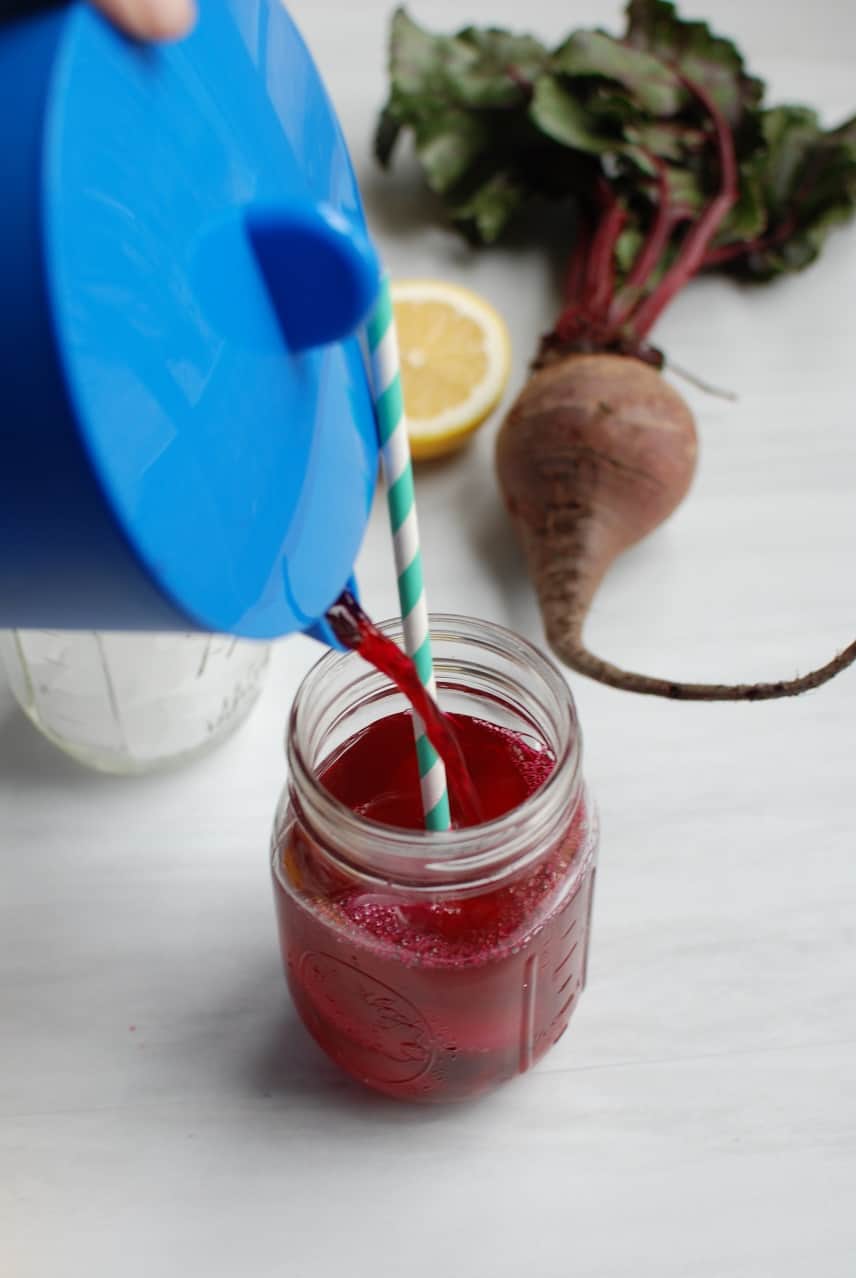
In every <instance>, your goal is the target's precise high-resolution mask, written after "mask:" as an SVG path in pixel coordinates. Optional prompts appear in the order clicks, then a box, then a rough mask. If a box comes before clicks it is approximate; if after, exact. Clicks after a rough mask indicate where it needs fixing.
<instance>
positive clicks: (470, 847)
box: [286, 613, 582, 885]
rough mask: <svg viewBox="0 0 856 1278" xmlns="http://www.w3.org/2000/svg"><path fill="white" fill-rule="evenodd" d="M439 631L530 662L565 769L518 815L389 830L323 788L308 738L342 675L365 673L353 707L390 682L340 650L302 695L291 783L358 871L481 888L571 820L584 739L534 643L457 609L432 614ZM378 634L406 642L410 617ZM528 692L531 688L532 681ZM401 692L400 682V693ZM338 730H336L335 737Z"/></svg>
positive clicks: (313, 674)
mask: <svg viewBox="0 0 856 1278" xmlns="http://www.w3.org/2000/svg"><path fill="white" fill-rule="evenodd" d="M429 625H430V633H431V637H432V640H434V643H435V645H440V644H442V642H443V641H447V642H455V641H458V642H460V643H463V644H468V645H470V646H471V647H472V648H473V649H474V650H478V651H480V652H482V653H484V655H485V656H486V657H487V656H489V654H490V653H491V652H493V653H494V654H495V655H498V656H500V657H503V658H505V659H506V660H508V659H511V660H517V661H518V662H521V663H522V665H523V667H524V668H525V670H526V672H527V674H528V675H531V676H535V677H536V678H537V679H540V680H541V682H542V684H543V685H544V688H545V689H546V692H547V694H548V696H549V697H550V698H551V701H552V703H553V705H554V710H555V715H554V718H555V728H556V738H557V739H556V740H555V741H553V740H546V738H545V740H546V744H547V745H548V746H549V747H550V749H551V750H552V751H553V753H554V754H555V757H556V763H555V766H554V768H553V771H552V772H551V773H550V776H549V777H548V778H547V780H546V781H545V782H544V783H543V785H541V786H540V787H539V788H538V789H537V790H536V791H535V792H534V793H533V794H531V795H530V796H529V797H528V798H527V799H526V800H525V801H524V802H523V803H522V804H520V806H519V807H517V808H515V809H513V810H512V811H511V812H507V813H505V814H504V815H502V816H499V817H495V818H493V819H492V820H489V821H485V822H483V823H481V824H479V825H476V826H470V827H465V828H461V829H452V830H449V831H444V832H442V833H437V832H434V831H428V830H412V829H404V828H402V827H398V826H389V825H384V824H382V823H381V822H378V821H374V820H372V819H371V818H370V817H365V816H360V815H358V814H357V813H355V812H353V811H352V810H351V809H350V808H349V807H348V806H347V805H346V804H344V803H342V802H341V800H339V799H337V798H336V797H335V796H334V795H333V794H331V793H330V792H329V791H328V790H326V789H325V788H324V787H323V786H322V785H321V784H320V783H319V781H318V775H317V771H316V768H317V763H318V760H317V759H315V760H313V758H312V757H308V755H307V751H306V745H305V741H304V738H305V737H308V736H311V720H312V717H313V716H314V717H315V719H316V721H317V720H318V719H319V718H320V717H321V715H323V713H324V711H325V709H327V708H329V706H328V705H325V704H323V703H324V697H325V691H326V693H327V700H328V703H329V699H330V697H329V690H330V688H331V687H334V686H335V680H334V676H335V675H341V673H342V672H343V670H344V669H345V668H346V667H347V666H349V665H352V666H353V669H354V671H355V672H356V673H355V678H354V679H353V680H352V681H351V682H350V683H349V684H348V685H347V687H346V688H345V689H344V690H341V691H340V692H339V693H338V694H337V695H339V696H342V693H343V692H344V693H345V694H347V695H348V696H349V698H350V700H349V703H348V704H349V705H353V704H354V703H355V702H357V703H358V696H357V690H358V688H359V686H360V684H363V685H366V684H368V683H370V682H371V680H372V679H379V677H380V676H379V675H378V672H377V671H376V670H374V668H373V667H371V666H369V665H368V664H366V663H364V662H363V660H362V658H361V657H360V656H359V654H357V653H355V652H337V651H334V650H331V651H329V652H327V653H325V654H324V655H323V656H322V657H321V658H320V660H318V661H317V662H316V663H315V665H314V666H313V667H312V668H311V669H310V670H309V672H308V673H307V674H306V675H305V677H304V679H303V681H302V682H301V684H300V687H299V688H298V690H297V694H296V696H295V698H294V702H293V704H292V708H291V713H290V715H289V721H288V733H287V739H286V753H287V758H288V765H289V773H290V776H289V785H290V786H291V787H293V788H294V789H295V791H296V795H297V801H298V804H299V807H300V810H301V812H303V813H304V814H305V815H306V816H307V817H308V818H309V821H310V824H311V825H313V826H315V825H318V824H322V825H323V827H324V832H325V835H327V836H329V837H331V838H332V841H333V843H334V847H335V851H336V853H337V855H341V856H343V858H344V859H345V860H347V861H348V862H349V864H350V865H351V868H358V869H359V870H360V871H361V872H363V873H364V874H367V875H368V876H369V877H379V878H385V879H387V880H388V879H389V877H390V875H389V873H383V870H384V868H385V869H386V870H387V871H389V869H390V867H391V866H392V865H393V864H394V865H395V867H396V871H397V872H396V873H395V875H394V876H393V877H395V878H401V879H409V878H410V874H409V873H408V869H409V867H412V869H413V871H414V872H416V873H417V874H418V877H419V879H420V881H421V880H422V879H424V878H426V877H427V879H428V880H429V881H431V882H437V883H442V882H449V881H453V880H454V881H456V882H457V881H460V879H462V878H463V879H465V880H466V882H467V883H468V884H470V885H471V884H473V883H474V876H475V880H479V878H480V876H481V875H482V874H483V873H485V872H490V873H491V875H492V874H494V873H495V872H496V870H497V869H499V868H501V866H502V865H503V864H504V863H509V864H510V863H512V862H513V863H514V865H515V866H518V865H522V864H525V863H526V861H527V860H528V859H529V857H528V856H527V852H531V854H532V859H534V858H535V857H537V856H538V855H540V854H541V851H542V849H543V836H544V835H545V834H546V831H547V829H548V828H552V826H554V825H555V823H556V820H557V818H558V817H559V816H560V815H561V816H564V817H565V818H567V815H568V809H569V806H570V805H571V803H573V804H574V805H575V804H576V803H578V802H579V797H580V793H581V761H582V739H581V734H580V729H579V723H578V720H577V714H576V706H575V703H574V699H573V695H572V693H571V690H570V688H569V687H568V685H567V683H566V681H565V679H564V678H563V676H562V675H561V673H560V671H559V669H558V667H557V666H556V665H555V664H554V662H553V661H551V660H550V658H548V657H547V656H546V655H545V654H544V653H542V652H540V651H539V649H537V648H536V647H535V646H534V645H533V644H531V643H529V642H528V640H526V639H523V638H522V637H521V636H520V635H517V634H515V633H514V632H513V631H511V630H509V629H507V628H506V627H504V626H500V625H497V624H496V623H494V622H488V621H482V620H479V619H476V618H472V617H465V616H457V615H454V614H451V613H432V614H431V615H430V618H429ZM378 628H379V629H380V630H381V631H382V632H383V633H384V634H385V635H387V636H389V637H391V638H393V639H395V640H397V641H399V642H400V641H401V638H402V623H401V618H392V619H389V620H386V621H384V622H382V623H380V624H379V627H378ZM435 665H436V666H437V674H438V683H439V686H440V690H441V692H442V688H443V682H444V681H443V667H444V665H445V662H444V660H443V658H442V657H440V659H439V660H438V659H437V655H436V653H435ZM361 667H362V668H361ZM490 674H491V671H490V668H489V667H487V666H485V667H484V676H485V679H486V681H487V682H489V680H490ZM498 681H499V680H498ZM519 686H520V688H521V691H524V692H525V687H524V684H523V679H522V678H521V680H520V683H519ZM393 692H394V690H393V688H392V685H390V695H392V694H393ZM539 726H540V725H539ZM330 730H331V729H330V728H328V733H329V731H330ZM539 832H540V833H541V834H542V839H539ZM354 861H356V863H357V865H356V867H355V866H354Z"/></svg>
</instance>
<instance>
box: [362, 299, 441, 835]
mask: <svg viewBox="0 0 856 1278" xmlns="http://www.w3.org/2000/svg"><path fill="white" fill-rule="evenodd" d="M366 333H367V338H368V346H369V364H370V367H371V380H372V391H373V394H374V403H375V415H376V417H377V424H378V432H379V435H380V446H381V461H382V465H383V473H384V479H385V480H386V493H387V504H388V507H389V522H390V525H391V527H392V537H393V553H394V556H395V571H396V573H397V574H398V599H399V603H400V605H401V617H402V625H403V629H404V650H405V652H406V653H407V655H408V657H410V658H411V660H412V661H413V663H414V665H415V666H416V669H417V671H418V674H419V678H420V679H421V681H422V686H423V687H424V688H426V689H427V691H428V692H429V693H430V694H431V696H432V697H434V698H435V699H436V696H437V688H436V684H435V682H434V662H433V660H432V657H431V635H430V633H429V629H428V605H427V603H426V600H425V584H424V581H423V577H422V551H421V549H420V543H419V524H418V523H417V519H416V501H415V497H414V491H413V466H412V464H411V461H410V440H409V439H408V436H407V418H406V417H405V415H404V398H403V395H402V390H401V369H400V364H399V356H398V337H397V335H396V331H395V319H394V316H393V311H392V298H391V297H390V291H389V278H388V276H384V278H383V280H382V281H381V286H380V293H379V295H378V300H377V303H376V305H375V309H374V311H373V313H372V315H371V318H370V319H369V321H368V324H367V326H366ZM413 729H414V733H415V735H416V758H417V761H418V763H419V783H420V786H421V789H422V806H423V809H424V811H425V826H426V828H427V829H429V830H448V829H449V828H450V827H451V824H452V819H451V814H450V812H449V793H448V789H447V786H446V769H445V768H444V767H443V762H442V760H441V759H440V758H439V756H438V754H437V752H436V750H435V749H434V747H433V746H432V745H431V742H430V741H429V740H428V738H427V737H426V735H425V725H424V724H423V722H422V720H421V719H420V718H419V716H418V715H416V714H414V716H413Z"/></svg>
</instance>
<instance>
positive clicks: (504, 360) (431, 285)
mask: <svg viewBox="0 0 856 1278" xmlns="http://www.w3.org/2000/svg"><path fill="white" fill-rule="evenodd" d="M392 303H393V309H394V311H395V322H396V328H397V329H398V343H399V348H400V352H401V379H402V384H403V389H404V406H405V410H406V412H407V419H408V433H409V435H410V447H411V451H412V453H413V456H414V458H415V459H416V460H417V461H419V460H424V459H426V458H429V457H441V456H443V455H444V454H445V453H451V452H454V450H455V449H457V448H460V447H461V445H462V444H464V443H465V442H466V440H467V439H468V438H469V436H470V435H471V434H472V432H473V431H474V430H475V429H476V428H477V427H478V426H480V425H481V423H482V422H483V421H484V420H485V418H486V417H487V416H488V414H489V413H490V412H491V410H492V409H493V408H495V406H496V404H497V402H498V401H499V399H500V397H501V395H502V392H503V391H504V389H505V384H506V382H507V381H508V372H509V368H510V364H511V343H510V341H509V337H508V329H507V327H506V325H505V321H504V319H503V318H502V316H501V315H500V314H499V313H498V311H496V310H495V309H494V308H493V307H492V306H491V305H490V303H489V302H486V301H485V300H484V298H481V297H479V296H478V294H476V293H473V292H471V291H470V289H467V288H461V287H460V285H458V284H448V283H446V282H445V281H444V280H398V281H397V282H394V283H393V285H392Z"/></svg>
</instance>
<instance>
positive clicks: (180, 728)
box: [0, 630, 269, 773]
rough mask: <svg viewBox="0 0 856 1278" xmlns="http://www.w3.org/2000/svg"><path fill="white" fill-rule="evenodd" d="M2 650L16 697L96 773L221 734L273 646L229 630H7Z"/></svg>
mask: <svg viewBox="0 0 856 1278" xmlns="http://www.w3.org/2000/svg"><path fill="white" fill-rule="evenodd" d="M0 655H2V658H3V664H4V665H5V667H6V672H7V674H8V677H9V682H10V684H11V686H12V691H13V692H14V694H15V697H16V698H17V700H18V702H19V704H20V705H21V707H22V709H23V710H24V712H25V713H26V714H27V715H28V716H29V718H30V719H31V720H32V721H33V723H34V724H35V725H36V727H37V728H39V730H40V731H41V732H43V733H44V735H45V736H46V737H48V738H50V740H51V741H53V742H54V743H55V744H56V745H58V746H59V747H60V749H62V750H65V751H66V753H67V754H70V755H72V756H73V757H74V758H76V759H78V760H79V761H80V762H81V763H86V764H88V765H89V766H90V767H93V768H97V769H99V770H100V771H102V772H119V773H133V772H148V771H150V770H152V769H154V768H158V767H163V766H165V765H167V764H170V763H177V762H179V761H181V760H183V759H186V758H190V757H191V756H194V755H197V754H201V753H203V752H204V751H205V750H208V749H209V748H210V747H212V746H213V745H215V744H216V743H217V742H218V741H222V740H223V738H224V737H226V736H228V735H229V733H230V732H232V731H233V730H234V729H235V728H236V727H237V726H238V724H239V723H241V722H243V720H244V719H245V718H246V716H247V714H248V713H249V711H250V709H251V708H252V706H253V704H254V702H255V700H256V697H257V696H258V694H259V692H260V690H261V687H262V683H263V680H264V675H265V670H266V669H267V663H268V657H269V647H268V645H267V644H264V643H255V642H251V641H244V640H237V639H235V638H233V637H232V636H229V635H204V634H199V635H195V634H164V635H161V634H126V633H123V634H118V633H117V634H113V633H105V632H101V631H66V630H11V631H5V632H3V633H0Z"/></svg>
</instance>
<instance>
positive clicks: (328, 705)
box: [272, 617, 597, 1101]
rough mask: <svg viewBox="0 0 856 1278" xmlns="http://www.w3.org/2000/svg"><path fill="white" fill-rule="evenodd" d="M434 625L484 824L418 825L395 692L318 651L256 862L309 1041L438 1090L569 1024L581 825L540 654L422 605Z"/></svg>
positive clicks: (558, 684) (443, 693)
mask: <svg viewBox="0 0 856 1278" xmlns="http://www.w3.org/2000/svg"><path fill="white" fill-rule="evenodd" d="M383 628H384V630H385V631H386V632H387V633H389V634H392V635H393V636H394V637H396V638H400V633H399V627H398V625H397V624H396V623H389V624H388V625H386V626H385V627H383ZM432 635H433V639H434V658H435V667H436V672H437V678H438V683H439V688H440V700H441V704H442V706H443V709H444V710H445V711H446V712H447V713H449V714H451V715H452V717H453V721H454V723H455V726H456V728H457V730H458V734H459V738H460V740H461V744H462V747H463V749H464V754H465V757H466V758H467V762H468V764H469V766H470V770H471V773H472V775H473V780H474V782H475V784H476V788H477V790H478V792H479V794H480V797H481V798H482V801H483V805H484V809H485V810H484V816H485V818H486V819H485V820H484V821H483V823H482V824H479V825H476V826H472V827H470V828H465V829H455V830H453V831H451V832H449V833H448V834H429V833H427V832H426V831H424V830H422V829H419V828H416V827H417V826H418V775H417V772H416V764H415V758H414V757H413V755H414V752H413V747H412V730H411V724H410V720H409V716H408V713H407V710H406V707H405V704H404V702H403V699H402V698H401V696H400V694H399V693H398V692H397V691H396V690H395V689H394V688H392V687H391V686H390V685H389V684H387V683H386V681H385V680H384V679H383V678H382V677H381V676H380V675H378V674H377V673H376V672H374V671H373V670H371V669H370V668H369V667H367V666H365V665H364V664H363V663H362V662H360V660H359V658H357V657H355V656H354V655H353V654H339V653H329V654H327V655H326V656H325V657H324V658H323V659H322V660H321V661H320V662H319V663H318V664H317V666H316V667H315V668H314V669H313V670H312V671H311V672H310V674H309V675H308V676H307V678H306V680H305V681H304V683H303V685H302V687H301V689H300V691H299V693H298V696H297V698H296V699H295V703H294V708H293V710H292V715H291V722H290V725H289V734H288V755H289V782H288V785H287V787H286V790H285V792H284V793H283V796H282V800H281V802H280V806H279V810H278V813H277V820H276V824H275V828H274V836H273V847H272V851H273V857H272V865H273V876H274V895H275V901H276V910H277V919H278V924H279V934H280V942H281V946H282V954H283V961H284V964H285V970H286V975H287V979H288V983H289V987H290V989H291V993H292V997H293V999H294V1002H295V1005H296V1007H297V1010H298V1012H299V1014H300V1016H301V1018H302V1020H303V1021H304V1023H305V1025H306V1026H307V1028H308V1029H309V1031H310V1032H311V1033H312V1034H313V1036H314V1037H315V1039H316V1040H317V1042H318V1043H319V1044H320V1045H321V1047H322V1048H323V1049H324V1050H325V1051H326V1052H327V1053H328V1054H329V1055H330V1056H331V1057H332V1058H333V1059H334V1060H335V1061H336V1062H337V1063H338V1064H339V1065H340V1066H341V1067H342V1068H343V1069H344V1070H346V1071H347V1072H348V1073H349V1074H351V1075H353V1076H354V1077H355V1078H358V1079H359V1080H360V1081H361V1082H363V1083H365V1084H367V1085H368V1086H370V1087H374V1088H376V1089H377V1090H379V1091H382V1092H386V1093H388V1094H389V1095H392V1096H396V1097H400V1098H402V1099H410V1100H426V1101H448V1100H463V1099H465V1098H467V1097H470V1096H474V1095H477V1094H478V1093H480V1092H483V1091H485V1090H487V1089H489V1088H492V1087H494V1086H496V1085H497V1084H499V1083H501V1082H503V1081H505V1080H507V1079H509V1078H511V1077H513V1076H514V1075H516V1074H518V1073H522V1072H523V1071H525V1070H526V1069H528V1068H529V1067H530V1066H531V1065H533V1064H534V1063H535V1062H536V1061H537V1060H538V1059H540V1057H541V1056H543V1055H544V1053H545V1052H546V1051H547V1050H548V1049H549V1048H550V1047H551V1046H552V1045H553V1043H555V1042H556V1040H557V1039H558V1038H559V1037H560V1036H561V1035H562V1034H563V1033H564V1031H565V1029H566V1028H567V1026H568V1022H569V1019H570V1017H571V1014H572V1012H573V1010H574V1008H575V1006H576V1004H577V1001H578V999H579V996H580V993H581V991H582V989H583V986H584V984H585V978H586V960H587V952H588V943H589V931H590V923H591V906H592V895H593V887H594V874H595V861H596V855H597V823H596V817H595V812H594V808H593V805H592V801H591V798H590V796H589V794H588V791H587V789H586V786H585V784H584V781H583V777H582V766H581V765H582V742H581V736H580V731H579V725H578V722H577V718H576V712H575V708H574V704H573V700H572V698H571V695H570V692H569V690H568V688H567V685H566V683H565V681H564V679H563V678H562V676H561V675H560V674H559V672H558V671H557V669H556V668H555V666H554V665H553V664H552V662H550V661H549V660H547V658H545V657H544V656H543V655H542V654H541V653H539V652H538V651H537V650H536V649H534V648H533V647H531V646H530V645H529V644H527V643H526V642H525V641H524V640H522V639H519V638H518V637H517V636H515V635H513V634H511V633H510V632H509V631H506V630H503V629H501V628H500V627H496V626H491V625H488V624H486V623H483V622H478V621H473V620H470V619H467V618H460V617H435V618H433V619H432ZM389 820H397V822H398V824H396V825H391V824H384V823H383V822H384V821H389ZM405 826H409V827H412V828H405Z"/></svg>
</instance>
